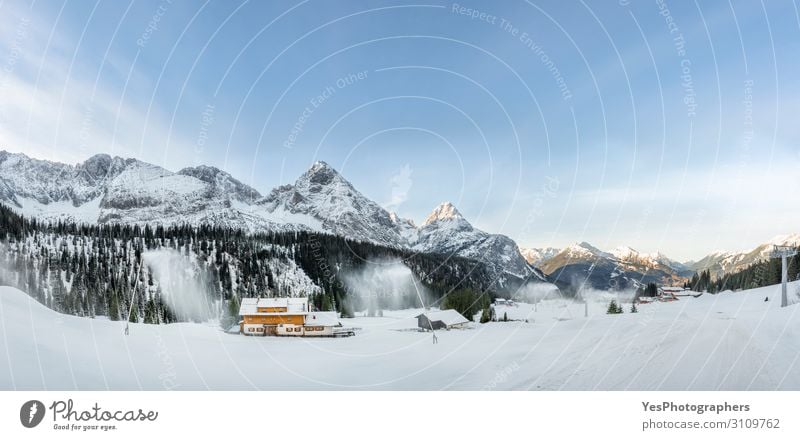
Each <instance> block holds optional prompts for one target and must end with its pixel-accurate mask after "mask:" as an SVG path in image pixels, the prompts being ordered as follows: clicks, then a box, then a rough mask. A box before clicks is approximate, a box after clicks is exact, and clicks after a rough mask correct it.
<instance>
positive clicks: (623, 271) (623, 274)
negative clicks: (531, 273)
mask: <svg viewBox="0 0 800 440" xmlns="http://www.w3.org/2000/svg"><path fill="white" fill-rule="evenodd" d="M539 268H540V269H541V270H542V272H544V273H545V274H546V275H548V276H549V277H551V278H552V279H554V280H556V281H557V282H558V283H559V284H562V285H570V286H577V285H583V284H584V283H585V285H586V286H590V287H593V288H596V289H625V288H635V287H639V286H641V285H643V284H647V283H651V282H655V283H657V284H662V285H670V284H680V283H682V282H683V281H684V279H685V278H686V277H689V276H691V275H692V273H693V271H691V270H690V269H689V268H687V267H686V266H685V265H683V264H682V263H679V262H676V261H674V260H671V259H670V258H668V257H666V256H665V255H663V254H661V253H655V254H645V253H640V252H638V251H636V250H635V249H632V248H630V247H627V246H620V247H617V248H615V249H613V250H612V251H609V252H606V251H602V250H600V249H598V248H596V247H594V246H592V245H591V244H589V243H587V242H581V243H575V244H573V245H570V246H568V247H566V248H564V249H562V250H560V251H558V252H557V253H555V254H554V255H552V256H550V257H549V258H544V259H542V260H541V262H540V265H539Z"/></svg>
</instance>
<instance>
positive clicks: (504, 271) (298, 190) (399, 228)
mask: <svg viewBox="0 0 800 440" xmlns="http://www.w3.org/2000/svg"><path fill="white" fill-rule="evenodd" d="M0 202H3V203H5V204H7V205H8V206H10V207H12V208H13V209H14V210H16V211H17V212H19V213H21V214H23V215H25V216H29V217H36V218H38V219H42V220H46V221H58V220H62V221H73V222H83V223H101V224H102V223H106V224H115V223H119V224H140V225H143V224H150V225H165V226H167V225H177V224H187V223H188V224H211V225H217V226H225V227H231V228H238V229H243V230H246V231H249V232H259V231H292V230H313V231H320V232H326V233H331V234H336V235H340V236H343V237H346V238H349V239H353V240H360V241H368V242H373V243H377V244H380V245H384V246H390V247H397V248H407V249H411V250H415V251H419V252H424V253H436V254H447V255H457V256H460V257H465V258H469V259H473V260H478V261H481V262H484V263H485V264H487V265H488V266H490V267H492V268H494V270H495V272H494V275H496V276H497V278H498V279H499V280H500V283H501V284H502V282H503V281H502V280H503V277H505V276H512V277H515V278H518V279H523V280H524V279H533V280H536V281H545V280H546V277H545V276H544V275H543V274H542V273H541V272H540V271H539V270H538V269H536V268H535V267H534V266H532V265H531V264H529V263H528V262H527V261H526V260H525V258H524V257H523V256H522V254H520V251H519V248H518V247H517V244H516V243H515V242H514V241H513V240H512V239H510V238H508V237H506V236H504V235H498V234H490V233H487V232H484V231H481V230H479V229H477V228H475V227H473V226H472V225H471V224H470V223H469V222H468V221H467V220H466V219H465V218H464V217H463V216H462V215H461V213H460V212H459V211H458V210H457V209H456V207H455V206H453V205H452V204H450V203H442V204H441V205H439V206H438V207H436V209H434V210H433V212H431V214H430V215H429V216H428V218H427V219H426V220H425V222H424V223H423V224H422V225H420V226H416V225H415V224H414V222H413V221H411V220H407V219H403V218H400V217H398V216H397V215H396V214H395V213H392V212H389V211H387V210H385V209H384V208H382V207H381V206H380V205H378V204H377V203H375V202H373V201H372V200H370V199H368V198H367V197H365V196H364V195H362V194H361V193H360V192H359V191H358V190H356V189H355V188H354V187H353V185H352V184H350V182H348V181H347V180H346V179H345V178H344V177H342V176H341V175H340V174H339V173H338V172H337V171H336V170H334V169H333V168H332V167H331V166H329V165H328V164H326V163H325V162H321V161H320V162H316V163H314V164H313V165H312V166H311V167H310V168H309V169H308V171H306V172H305V173H303V174H302V175H301V176H300V177H299V178H298V179H297V180H296V181H295V183H294V184H291V185H283V186H280V187H277V188H275V189H273V190H272V191H271V192H270V193H269V194H268V195H266V196H262V195H261V194H260V193H259V192H258V191H256V190H255V189H253V188H251V187H250V186H248V185H245V184H243V183H242V182H240V181H239V180H237V179H235V178H234V177H233V176H231V175H230V174H228V173H226V172H224V171H222V170H220V169H218V168H214V167H210V166H199V167H191V168H184V169H182V170H180V171H178V172H177V173H175V172H171V171H168V170H166V169H164V168H162V167H159V166H156V165H152V164H149V163H146V162H143V161H140V160H137V159H123V158H120V157H111V156H109V155H106V154H100V155H96V156H93V157H91V158H89V159H88V160H86V161H85V162H83V163H79V164H77V165H68V164H63V163H57V162H50V161H45V160H38V159H33V158H30V157H28V156H26V155H24V154H19V153H16V154H15V153H9V152H6V151H0Z"/></svg>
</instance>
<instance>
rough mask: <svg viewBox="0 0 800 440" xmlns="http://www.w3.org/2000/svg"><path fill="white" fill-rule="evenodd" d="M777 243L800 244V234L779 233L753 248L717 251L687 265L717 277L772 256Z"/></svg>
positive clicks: (781, 244) (783, 244)
mask: <svg viewBox="0 0 800 440" xmlns="http://www.w3.org/2000/svg"><path fill="white" fill-rule="evenodd" d="M775 245H778V246H800V234H787V235H778V236H776V237H773V238H772V239H770V240H769V241H767V242H765V243H761V244H759V245H757V246H756V247H754V248H752V249H748V250H745V251H741V252H728V251H715V252H712V253H710V254H708V255H706V256H705V257H703V258H701V259H700V260H698V261H692V262H687V263H686V266H687V268H689V269H690V270H692V271H696V272H700V271H704V270H708V271H709V272H710V273H711V276H712V278H717V277H720V276H721V275H724V274H729V273H734V272H737V271H740V270H742V269H745V268H747V267H748V266H750V265H752V264H754V263H758V262H761V261H764V260H766V259H768V258H770V252H771V251H772V249H773V247H774V246H775Z"/></svg>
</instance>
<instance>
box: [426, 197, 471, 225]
mask: <svg viewBox="0 0 800 440" xmlns="http://www.w3.org/2000/svg"><path fill="white" fill-rule="evenodd" d="M448 220H464V216H462V215H461V213H460V212H458V209H456V207H455V206H454V205H453V204H452V203H450V202H444V203H442V204H440V205H439V206H437V207H436V208H434V210H433V211H432V212H431V213H430V214H429V215H428V217H427V218H425V222H423V224H422V225H423V226H427V225H430V224H432V223H435V222H438V221H448Z"/></svg>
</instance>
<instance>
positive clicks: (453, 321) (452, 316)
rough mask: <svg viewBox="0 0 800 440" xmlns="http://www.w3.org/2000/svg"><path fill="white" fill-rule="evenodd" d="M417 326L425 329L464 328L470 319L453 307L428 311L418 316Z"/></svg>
mask: <svg viewBox="0 0 800 440" xmlns="http://www.w3.org/2000/svg"><path fill="white" fill-rule="evenodd" d="M416 318H417V326H418V327H419V328H421V329H424V330H439V329H448V330H449V329H451V328H462V327H464V326H466V325H467V323H469V320H468V319H467V318H465V317H464V316H462V315H461V313H458V312H457V311H455V310H453V309H448V310H440V311H437V312H433V311H426V312H425V313H422V314H420V315H417V316H416Z"/></svg>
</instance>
